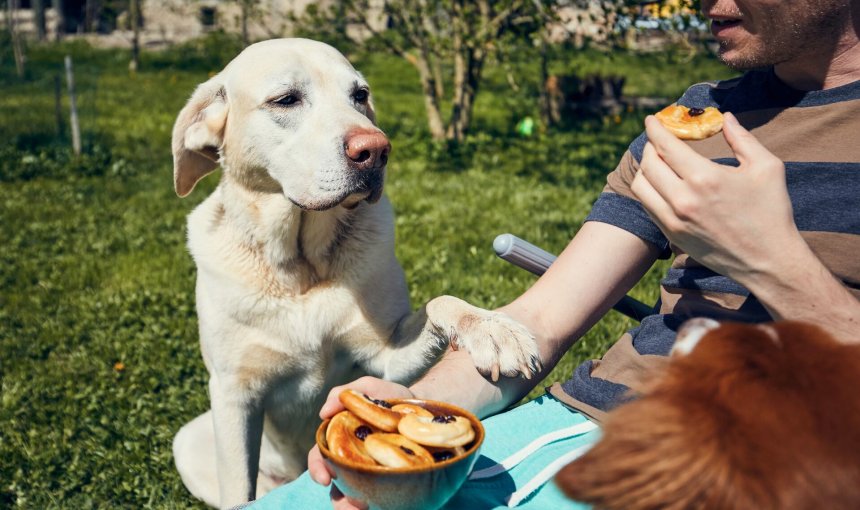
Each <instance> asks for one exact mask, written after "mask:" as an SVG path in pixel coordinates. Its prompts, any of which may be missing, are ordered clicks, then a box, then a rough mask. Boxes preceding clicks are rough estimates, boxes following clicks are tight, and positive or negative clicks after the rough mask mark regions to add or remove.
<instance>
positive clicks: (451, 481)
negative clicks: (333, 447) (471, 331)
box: [316, 399, 484, 510]
mask: <svg viewBox="0 0 860 510" xmlns="http://www.w3.org/2000/svg"><path fill="white" fill-rule="evenodd" d="M387 400H388V402H390V403H391V404H415V405H419V406H421V407H423V408H425V409H427V410H428V411H430V412H432V413H433V414H436V415H446V414H450V415H455V416H462V417H464V418H467V419H468V420H469V421H471V422H472V427H473V428H474V429H475V439H474V440H473V441H472V442H471V443H469V444H467V445H466V446H465V449H466V451H465V453H463V455H460V456H457V457H454V458H451V459H448V460H444V461H441V462H436V463H435V464H433V465H431V466H424V467H420V468H387V467H384V466H366V465H362V464H357V463H353V462H350V461H348V460H346V459H342V458H338V457H334V456H332V454H331V452H330V451H329V449H328V445H327V444H326V440H325V432H326V429H327V428H328V423H329V420H325V421H324V422H323V423H322V424H321V425H320V427H319V428H318V429H317V435H316V441H317V445H318V446H319V448H320V452H321V453H322V456H323V458H324V459H325V461H326V463H327V464H328V465H329V467H330V468H331V470H332V471H334V474H335V479H334V480H333V483H334V484H335V485H336V486H337V488H338V489H340V491H341V492H342V493H344V494H345V495H347V496H349V497H351V498H354V499H357V500H360V501H364V502H366V503H367V504H368V505H369V506H370V509H371V510H436V509H438V508H440V507H442V505H444V504H445V502H446V501H448V500H449V499H451V496H453V495H454V493H455V492H457V489H459V488H460V486H461V485H463V482H465V481H466V478H467V477H468V476H469V473H470V472H471V471H472V467H473V466H474V465H475V461H477V460H478V451H479V450H480V449H481V444H482V443H483V442H484V427H483V426H482V425H481V422H480V420H478V418H477V417H475V415H473V414H472V413H470V412H469V411H466V410H465V409H461V408H459V407H457V406H454V405H451V404H446V403H445V402H436V401H433V400H413V399H387Z"/></svg>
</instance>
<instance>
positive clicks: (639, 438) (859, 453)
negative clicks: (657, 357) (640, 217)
mask: <svg viewBox="0 0 860 510" xmlns="http://www.w3.org/2000/svg"><path fill="white" fill-rule="evenodd" d="M858 337H860V335H858ZM556 482H557V483H558V485H559V487H561V489H562V490H563V491H564V492H565V493H566V494H567V495H568V496H570V497H571V498H573V499H576V500H578V501H584V502H588V503H591V504H593V505H595V507H596V508H603V509H610V510H612V509H625V510H640V509H643V510H644V509H658V508H659V509H687V508H700V509H757V510H767V509H774V510H776V509H780V510H786V509H813V508H827V509H858V508H860V346H858V345H845V344H840V343H837V342H836V341H835V340H834V339H832V338H831V337H830V336H828V335H827V334H826V333H825V332H824V331H822V330H821V329H820V328H818V327H816V326H813V325H810V324H803V323H798V322H781V323H774V324H771V325H767V326H751V325H742V324H724V325H722V326H720V327H718V328H717V329H714V330H711V331H709V332H708V333H706V334H705V336H704V337H702V339H701V340H700V342H699V343H698V345H696V347H695V348H694V349H693V351H692V352H691V353H690V354H689V355H686V356H675V357H673V360H672V362H671V363H670V364H669V366H668V368H667V371H666V372H665V373H664V374H663V375H662V376H661V377H659V378H658V379H657V380H655V381H654V383H653V384H652V385H651V387H650V388H646V390H645V391H644V393H643V397H642V398H641V399H638V400H636V401H633V402H631V403H628V404H626V405H623V406H621V407H619V408H618V409H616V410H615V411H613V412H611V413H610V414H609V418H608V419H607V421H606V423H605V427H604V435H603V439H602V440H601V441H600V442H598V443H597V444H596V445H595V446H594V448H593V449H591V450H590V451H589V452H588V453H587V454H586V455H584V456H583V457H581V458H580V459H578V460H576V461H575V462H573V463H571V464H570V465H568V466H567V467H565V468H564V469H563V470H562V471H561V472H560V473H559V475H558V477H557V478H556Z"/></svg>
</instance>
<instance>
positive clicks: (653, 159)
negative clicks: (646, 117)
mask: <svg viewBox="0 0 860 510" xmlns="http://www.w3.org/2000/svg"><path fill="white" fill-rule="evenodd" d="M639 167H640V171H641V173H642V174H644V176H645V178H646V179H647V180H648V183H649V184H651V186H653V188H654V189H655V190H657V193H659V194H660V196H662V197H664V199H666V200H669V199H670V198H672V197H674V196H677V195H678V194H679V193H681V192H682V190H681V188H683V187H684V183H683V181H682V180H681V178H680V177H678V174H676V173H675V172H674V171H673V170H672V169H671V168H670V167H669V165H667V164H666V162H665V161H663V159H662V158H660V156H659V155H658V154H657V151H656V150H655V148H654V145H652V144H651V142H648V143H646V144H645V149H644V150H643V151H642V161H641V162H640V163H639Z"/></svg>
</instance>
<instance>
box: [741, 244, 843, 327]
mask: <svg viewBox="0 0 860 510" xmlns="http://www.w3.org/2000/svg"><path fill="white" fill-rule="evenodd" d="M785 253H788V254H791V255H790V256H784V257H780V258H777V259H774V260H773V261H772V263H771V264H770V265H768V266H767V267H765V268H763V270H761V271H757V272H755V273H751V274H748V275H742V276H740V277H738V278H737V279H738V281H739V282H740V283H741V284H743V285H744V286H746V287H747V288H748V289H749V290H750V292H752V293H753V294H754V295H755V296H756V297H757V298H758V299H759V300H760V301H761V302H762V304H763V305H764V306H765V308H767V310H768V312H770V314H771V316H772V317H773V318H774V319H775V320H780V319H783V320H800V321H807V322H811V323H814V324H817V325H819V326H821V327H823V328H824V329H825V330H827V331H828V332H830V333H831V334H832V335H834V336H836V337H837V338H839V339H841V340H843V341H846V342H860V301H858V300H857V299H856V298H855V297H854V296H853V295H852V294H851V293H850V292H849V291H848V289H846V288H845V286H844V285H842V283H841V282H840V281H839V280H838V279H837V278H836V277H835V276H834V275H833V273H831V272H830V271H829V270H828V269H827V268H826V267H825V266H824V264H823V263H822V262H821V260H819V259H818V257H816V256H815V254H814V253H813V252H812V250H811V249H810V248H809V246H808V245H807V244H806V243H805V242H804V241H803V240H802V239H800V238H798V240H797V241H795V246H794V247H793V248H792V249H790V250H786V252H785Z"/></svg>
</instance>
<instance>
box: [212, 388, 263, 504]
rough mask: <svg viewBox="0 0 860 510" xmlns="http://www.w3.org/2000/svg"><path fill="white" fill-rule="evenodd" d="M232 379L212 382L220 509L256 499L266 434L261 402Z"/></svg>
mask: <svg viewBox="0 0 860 510" xmlns="http://www.w3.org/2000/svg"><path fill="white" fill-rule="evenodd" d="M240 388H241V385H238V384H231V381H230V380H229V378H219V377H215V376H214V375H213V376H211V377H210V379H209V394H210V395H209V397H210V400H211V402H212V419H213V420H214V426H215V450H216V459H217V468H218V487H219V492H220V501H221V508H231V507H234V506H236V505H240V504H242V503H246V502H248V501H251V500H253V499H255V497H256V489H257V474H258V471H259V464H260V441H261V439H262V435H263V408H262V404H261V403H260V402H259V399H257V398H254V397H253V396H251V395H248V394H247V393H246V392H244V391H242V390H241V389H240Z"/></svg>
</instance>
